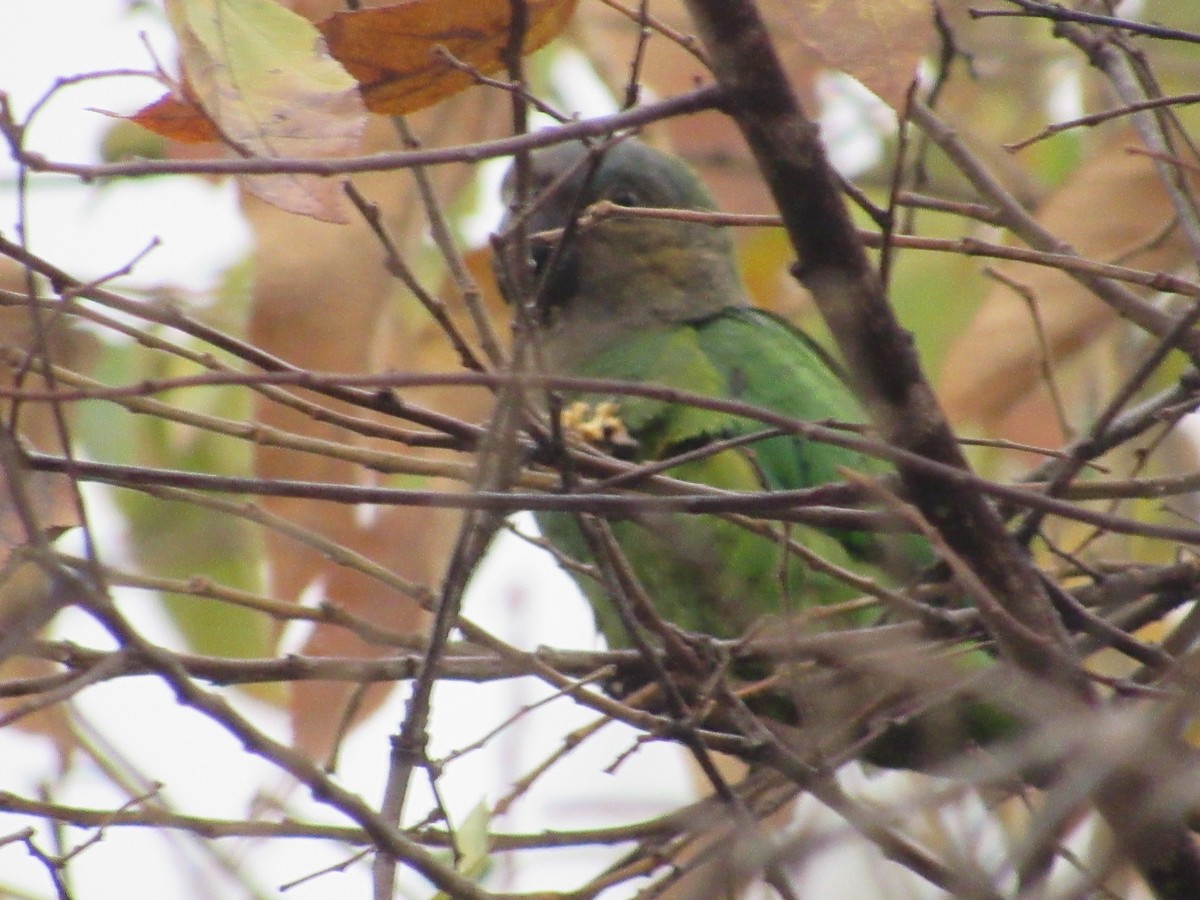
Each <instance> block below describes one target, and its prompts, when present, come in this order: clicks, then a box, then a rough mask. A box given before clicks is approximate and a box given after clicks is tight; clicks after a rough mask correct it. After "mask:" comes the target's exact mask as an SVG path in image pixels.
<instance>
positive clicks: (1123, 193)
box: [940, 132, 1187, 430]
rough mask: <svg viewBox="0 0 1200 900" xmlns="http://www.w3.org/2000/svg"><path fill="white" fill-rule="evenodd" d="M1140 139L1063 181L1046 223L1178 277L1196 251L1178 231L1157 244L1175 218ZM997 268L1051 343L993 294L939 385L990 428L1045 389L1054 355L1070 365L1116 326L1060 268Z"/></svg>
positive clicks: (1118, 257) (1004, 293)
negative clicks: (1137, 148) (1046, 363)
mask: <svg viewBox="0 0 1200 900" xmlns="http://www.w3.org/2000/svg"><path fill="white" fill-rule="evenodd" d="M1132 141H1133V138H1132V137H1131V135H1130V134H1129V133H1128V132H1122V133H1121V134H1120V135H1119V136H1118V137H1117V138H1116V139H1114V140H1112V141H1111V142H1110V143H1109V144H1108V145H1107V146H1106V147H1105V148H1104V149H1103V150H1101V151H1100V152H1099V153H1097V154H1096V155H1095V156H1094V157H1092V159H1090V160H1089V161H1088V162H1087V163H1085V164H1084V165H1083V166H1081V167H1080V168H1079V169H1078V170H1077V171H1076V172H1075V173H1073V174H1072V176H1071V177H1070V178H1069V179H1067V181H1066V182H1064V184H1063V185H1062V187H1061V188H1059V190H1058V191H1057V192H1056V193H1055V194H1054V195H1053V196H1051V197H1050V199H1049V200H1048V201H1047V202H1046V203H1045V204H1044V206H1043V207H1042V208H1041V209H1040V210H1039V211H1038V215H1037V218H1038V221H1039V222H1040V223H1041V224H1042V226H1043V227H1044V228H1046V229H1047V230H1048V231H1050V232H1051V233H1052V234H1055V235H1057V236H1058V237H1060V238H1062V239H1063V240H1065V241H1066V242H1067V243H1069V244H1070V245H1071V246H1073V247H1074V248H1075V249H1076V250H1077V251H1079V252H1080V253H1082V254H1083V255H1084V256H1086V257H1089V258H1091V259H1096V260H1100V261H1104V262H1112V261H1121V262H1122V263H1123V264H1125V265H1129V266H1133V267H1135V268H1142V269H1148V270H1151V271H1159V270H1162V271H1172V270H1173V269H1175V268H1176V267H1177V266H1178V265H1180V264H1182V263H1183V262H1184V261H1185V260H1186V259H1187V248H1186V246H1185V245H1184V242H1183V240H1182V239H1181V238H1180V237H1179V235H1178V233H1177V232H1172V233H1171V234H1169V235H1167V236H1166V237H1165V238H1164V239H1162V240H1159V241H1155V238H1156V237H1158V236H1160V235H1161V234H1162V233H1163V230H1164V228H1166V226H1167V225H1169V223H1170V222H1171V219H1172V217H1173V215H1174V213H1173V211H1172V208H1171V203H1170V200H1169V198H1168V197H1167V194H1166V191H1165V190H1164V189H1163V187H1162V184H1161V182H1160V181H1159V179H1158V176H1157V175H1156V173H1155V171H1154V168H1153V165H1152V164H1151V162H1150V161H1149V160H1147V159H1146V158H1145V157H1143V156H1138V155H1134V154H1130V153H1128V152H1126V148H1127V147H1128V146H1129V145H1130V144H1131V143H1132ZM995 268H996V269H997V270H999V271H1001V272H1003V273H1004V275H1005V276H1007V277H1008V278H1010V279H1012V280H1013V281H1015V282H1017V283H1018V284H1020V285H1022V286H1023V287H1024V288H1025V289H1027V290H1028V291H1030V292H1031V293H1032V295H1033V297H1034V298H1035V299H1036V302H1037V309H1038V314H1039V316H1040V318H1041V321H1042V324H1043V327H1044V329H1045V333H1046V347H1045V349H1043V348H1042V346H1041V345H1040V343H1039V341H1038V338H1037V332H1036V330H1035V327H1034V323H1033V319H1032V317H1031V314H1030V310H1029V307H1028V306H1027V305H1026V303H1025V302H1024V301H1023V300H1022V299H1021V298H1020V297H1019V296H1017V295H1016V294H1015V293H1014V291H1013V290H1012V289H1011V288H1010V287H1007V286H1005V285H1002V284H997V285H996V286H994V287H993V288H991V289H990V290H989V292H988V295H987V297H986V298H985V300H984V302H983V305H982V306H981V307H980V309H979V312H978V313H977V314H976V316H975V318H974V320H973V321H972V322H971V324H970V325H969V326H968V328H967V329H966V331H964V332H963V334H962V335H960V336H959V337H958V338H957V339H956V340H955V342H954V344H953V346H952V347H951V349H950V351H949V354H948V355H947V359H946V364H945V366H944V368H943V371H942V377H941V379H940V381H941V393H942V398H943V400H944V402H945V404H946V408H947V411H948V412H949V413H950V415H951V416H952V417H954V418H957V419H969V420H971V421H975V422H978V423H980V424H982V425H983V426H984V427H985V428H988V429H989V430H994V429H996V428H999V427H1000V426H1001V425H1002V424H1003V422H1004V417H1005V416H1006V415H1007V414H1008V413H1009V411H1010V410H1011V409H1012V408H1013V407H1014V406H1016V405H1017V404H1019V403H1024V402H1025V401H1026V400H1027V399H1028V398H1029V395H1030V394H1031V392H1034V391H1035V389H1037V390H1038V391H1039V393H1040V391H1041V389H1040V388H1039V385H1040V384H1041V381H1042V375H1041V363H1042V358H1043V356H1044V355H1045V352H1046V351H1048V353H1049V356H1050V358H1051V360H1052V361H1053V362H1054V363H1055V365H1056V366H1061V365H1062V364H1063V363H1064V362H1065V361H1068V360H1069V359H1070V358H1071V357H1073V356H1075V355H1076V354H1078V353H1080V352H1081V351H1082V350H1084V349H1085V348H1086V347H1087V346H1088V345H1089V344H1090V343H1092V342H1093V341H1095V340H1096V339H1097V338H1098V337H1099V336H1100V335H1101V334H1102V333H1103V332H1104V331H1105V330H1106V329H1107V328H1108V327H1109V326H1111V325H1112V324H1113V322H1114V321H1115V320H1116V316H1115V314H1114V313H1113V312H1112V310H1111V308H1110V307H1109V306H1107V305H1106V304H1104V303H1102V302H1101V301H1100V300H1098V299H1096V297H1094V296H1093V295H1092V293H1091V292H1090V291H1088V290H1087V288H1085V287H1083V286H1082V285H1080V284H1079V283H1078V282H1076V281H1075V280H1074V279H1073V278H1071V277H1069V276H1067V275H1064V274H1063V273H1062V272H1060V271H1058V270H1056V269H1052V268H1049V267H1045V266H1035V265H1031V264H1028V263H1003V264H1000V265H997V266H995ZM1009 424H1012V423H1011V422H1010V423H1009Z"/></svg>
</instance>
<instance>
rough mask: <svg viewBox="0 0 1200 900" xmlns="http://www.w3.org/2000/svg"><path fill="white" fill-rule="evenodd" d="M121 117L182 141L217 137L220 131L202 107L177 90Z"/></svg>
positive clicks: (199, 140) (208, 140) (195, 142)
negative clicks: (176, 92)
mask: <svg viewBox="0 0 1200 900" xmlns="http://www.w3.org/2000/svg"><path fill="white" fill-rule="evenodd" d="M125 118H127V119H128V120H129V121H130V122H133V123H134V124H135V125H141V126H142V127H143V128H145V129H148V130H149V131H153V132H154V133H155V134H160V135H162V136H163V137H165V138H170V139H171V140H173V141H181V142H182V143H185V144H207V143H212V142H213V141H219V140H220V139H221V132H220V131H218V130H217V126H216V125H214V124H213V121H212V119H210V118H209V117H208V115H207V114H206V113H205V112H204V110H203V109H202V108H201V107H200V106H199V105H198V104H197V103H196V102H195V101H194V100H191V99H189V98H188V97H185V96H182V95H180V94H175V93H170V94H164V95H163V96H161V97H159V98H158V99H157V100H155V101H154V102H153V103H151V104H150V105H149V106H144V107H142V108H141V109H139V110H138V111H137V112H135V113H134V114H133V115H131V116H126V117H125Z"/></svg>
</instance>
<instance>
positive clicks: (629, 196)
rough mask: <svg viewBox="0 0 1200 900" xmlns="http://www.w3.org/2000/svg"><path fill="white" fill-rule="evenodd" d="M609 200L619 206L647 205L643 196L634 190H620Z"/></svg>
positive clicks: (614, 192)
mask: <svg viewBox="0 0 1200 900" xmlns="http://www.w3.org/2000/svg"><path fill="white" fill-rule="evenodd" d="M609 199H610V200H611V201H612V202H613V203H615V204H617V205H618V206H643V205H644V204H645V201H644V200H642V196H641V194H639V193H638V192H637V191H635V190H633V189H632V188H618V189H617V190H615V191H613V193H612V196H611V197H609Z"/></svg>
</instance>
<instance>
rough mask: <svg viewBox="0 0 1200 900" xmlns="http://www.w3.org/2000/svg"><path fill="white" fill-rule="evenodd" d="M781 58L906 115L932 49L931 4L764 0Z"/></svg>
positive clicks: (921, 0)
mask: <svg viewBox="0 0 1200 900" xmlns="http://www.w3.org/2000/svg"><path fill="white" fill-rule="evenodd" d="M762 6H763V13H764V15H765V16H766V17H767V19H768V21H769V22H770V24H771V36H772V37H773V38H774V39H775V41H776V43H777V45H778V47H779V52H780V55H781V56H783V57H784V58H785V60H786V61H787V62H788V63H789V64H790V65H793V66H795V65H798V64H799V65H804V64H805V62H806V58H807V63H808V66H810V67H811V66H812V65H813V64H818V65H821V66H825V67H828V68H830V69H836V70H837V71H839V72H845V73H846V74H847V75H851V76H853V77H854V78H857V79H858V80H859V81H861V82H862V83H863V84H864V85H865V86H866V87H868V88H870V89H871V90H872V91H873V92H874V93H875V94H876V95H878V96H879V98H880V99H881V100H883V102H884V103H886V104H887V105H888V106H890V107H891V108H892V109H896V110H899V109H903V107H904V103H905V96H906V94H907V93H908V89H909V85H910V84H912V81H913V78H914V77H915V76H916V73H917V63H918V62H919V61H920V59H921V57H922V56H923V55H924V54H925V53H927V52H928V51H929V49H930V48H931V47H932V46H933V41H934V38H935V34H936V32H935V29H934V18H933V4H931V3H930V2H929V0H889V2H879V0H763V3H762Z"/></svg>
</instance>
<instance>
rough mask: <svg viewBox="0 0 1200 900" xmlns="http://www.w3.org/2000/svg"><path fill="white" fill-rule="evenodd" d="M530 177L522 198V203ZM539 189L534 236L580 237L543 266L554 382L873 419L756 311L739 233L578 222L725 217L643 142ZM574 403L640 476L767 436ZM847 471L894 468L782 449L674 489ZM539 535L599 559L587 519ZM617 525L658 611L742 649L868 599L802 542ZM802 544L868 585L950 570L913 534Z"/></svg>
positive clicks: (679, 169)
mask: <svg viewBox="0 0 1200 900" xmlns="http://www.w3.org/2000/svg"><path fill="white" fill-rule="evenodd" d="M512 180H513V179H512V177H511V176H510V178H509V183H508V184H507V186H506V193H507V195H508V197H509V199H510V201H511V193H512V184H511V182H512ZM529 180H530V184H529V188H530V191H529V192H530V195H531V197H530V205H529V210H530V211H529V212H528V214H527V215H528V218H527V220H526V228H527V230H528V232H529V233H531V234H533V233H538V232H545V231H552V230H556V229H568V230H567V231H566V232H564V235H563V237H562V238H561V239H560V240H559V244H560V245H561V246H558V247H557V248H555V249H551V247H550V246H547V245H543V246H541V247H540V248H537V249H535V251H534V258H535V263H536V265H535V268H536V269H537V272H536V274H537V280H538V282H539V286H538V293H537V297H538V307H537V310H536V313H535V315H536V317H537V319H538V325H539V328H538V335H537V336H538V338H539V340H538V343H539V345H540V350H541V353H542V362H543V365H544V367H545V369H546V371H547V372H549V373H553V374H563V375H573V376H585V377H596V378H612V379H621V380H625V381H633V382H640V383H650V384H655V385H662V386H666V387H670V388H678V389H684V390H687V391H691V392H695V393H699V394H706V395H709V396H712V397H719V398H728V399H736V400H739V401H743V402H745V403H747V404H749V405H752V406H756V407H763V408H765V409H768V410H772V411H774V412H776V413H783V414H786V415H788V416H790V417H792V418H795V419H801V420H810V421H822V420H836V421H841V422H854V423H862V422H865V421H866V417H865V415H864V414H863V412H862V409H861V407H860V406H859V403H858V402H857V400H856V399H855V396H854V394H853V393H852V392H851V390H850V388H849V387H848V386H847V384H846V382H845V380H844V379H843V377H842V375H841V374H840V372H839V370H838V368H837V365H836V363H834V362H833V361H832V360H831V359H830V357H829V355H828V354H827V353H826V352H825V351H823V350H822V349H821V348H820V347H819V346H818V345H817V344H815V343H814V342H813V341H812V340H811V339H810V338H808V337H807V336H806V335H804V334H803V333H801V332H800V331H798V330H797V329H795V328H794V327H792V326H791V325H789V324H788V323H786V322H784V321H783V320H781V319H779V318H777V317H776V316H774V315H771V314H770V313H767V312H765V311H763V310H760V309H756V308H754V307H752V306H751V305H750V303H749V301H748V299H747V296H746V292H745V289H744V287H743V284H742V280H741V278H740V276H739V273H738V269H737V263H736V259H735V256H734V250H733V244H732V242H731V239H730V236H729V233H728V231H727V230H726V229H723V228H719V227H713V226H712V225H709V224H705V223H702V222H695V221H680V220H677V219H663V218H645V217H643V218H633V217H619V216H618V217H605V218H603V219H602V220H600V221H597V222H589V223H586V224H583V225H581V226H579V227H577V228H576V227H574V226H573V225H572V223H573V222H574V221H575V220H576V218H577V217H578V216H579V215H580V214H581V213H582V212H583V211H584V210H585V209H586V208H587V207H588V206H589V205H590V204H593V203H595V202H597V201H600V200H609V201H612V202H613V203H616V204H619V205H621V206H627V207H644V208H673V209H684V210H697V211H702V212H703V211H714V210H715V209H716V206H715V203H714V201H713V199H712V197H711V196H710V195H709V193H708V191H707V190H706V189H705V187H704V186H703V185H702V184H701V183H700V181H699V180H698V178H697V177H696V175H695V174H694V173H693V172H692V171H691V170H690V169H689V168H688V167H687V166H686V164H684V163H683V162H682V161H680V160H678V159H676V158H674V157H670V156H667V155H665V154H662V153H659V152H657V151H655V150H653V149H651V148H649V147H647V146H646V145H644V144H642V143H640V142H637V141H635V140H626V141H624V142H621V143H619V144H616V145H614V146H611V147H609V148H608V149H607V150H605V151H604V152H603V153H602V154H601V155H600V156H599V157H593V156H592V155H591V154H590V152H589V151H588V150H587V149H586V148H584V147H583V146H582V145H579V144H569V145H561V146H557V147H553V148H550V149H547V150H543V151H539V152H537V153H535V154H533V155H532V157H531V173H530V179H529ZM535 246H536V245H535ZM567 399H568V400H581V401H584V402H586V403H587V404H588V406H587V407H584V409H585V410H586V409H591V410H593V411H595V410H597V409H599V410H601V412H600V413H599V414H600V415H602V416H605V417H607V418H608V419H609V420H610V425H611V428H610V430H613V431H622V430H623V431H624V432H627V438H628V439H627V440H624V441H622V442H621V443H622V445H623V447H624V449H625V450H626V455H627V456H628V457H629V458H632V459H634V460H637V461H653V460H663V459H669V458H671V457H673V456H676V455H678V454H681V453H685V452H688V451H694V450H696V449H698V448H702V447H704V446H705V445H708V444H711V443H712V442H715V441H719V440H724V439H727V438H732V437H736V436H739V435H748V434H753V433H757V432H761V431H763V430H764V426H763V425H762V424H761V423H759V422H756V421H754V420H751V419H748V418H743V417H738V416H733V415H727V414H722V413H717V412H712V411H708V410H701V409H696V408H694V407H690V406H687V405H683V404H675V403H669V402H662V401H659V400H654V399H647V398H643V397H630V396H616V395H614V396H585V397H581V398H567ZM601 403H604V404H605V405H604V406H603V407H600V406H599V404H601ZM608 404H611V405H608ZM577 408H578V407H577ZM583 416H584V418H585V419H586V416H587V413H586V412H585V413H584V414H583ZM566 424H568V425H569V424H570V423H566ZM593 424H594V423H593ZM601 430H603V429H601ZM842 468H846V469H850V470H854V471H857V472H861V473H864V474H882V473H885V472H887V471H889V467H888V466H887V465H886V464H885V463H881V462H880V461H878V460H877V459H874V458H871V457H867V456H865V455H862V454H859V453H856V452H853V451H850V450H846V449H843V448H838V447H834V446H831V445H828V444H821V443H817V442H813V441H807V440H803V439H801V438H798V437H793V436H780V435H775V436H771V437H765V438H764V439H761V440H758V441H754V442H752V443H749V444H747V445H742V446H738V447H736V448H734V449H726V450H723V451H721V452H719V453H716V454H715V455H711V456H705V457H703V458H700V459H696V460H693V461H690V462H684V463H682V464H679V465H677V466H674V467H673V468H671V469H669V470H668V474H670V475H672V476H674V477H676V478H679V479H683V480H686V481H691V482H697V483H701V484H705V485H710V486H713V487H717V488H722V489H727V490H735V491H760V490H784V489H794V488H804V487H809V486H815V485H821V484H825V483H829V482H834V481H841V480H842V476H841V474H840V472H839V470H840V469H842ZM538 522H539V525H540V527H541V528H542V530H543V531H544V532H545V534H546V535H547V537H548V538H549V539H550V540H551V542H552V543H554V544H556V545H558V546H559V547H560V548H562V549H564V550H565V551H566V552H567V553H568V554H570V555H573V556H577V557H581V558H586V557H587V553H586V545H585V544H584V542H583V541H582V539H581V535H580V532H579V530H578V525H577V522H576V520H575V519H574V518H573V517H572V516H569V515H566V514H545V513H543V514H539V515H538ZM611 525H612V528H613V531H614V533H615V535H616V537H617V539H618V542H619V544H620V546H621V548H622V550H623V552H624V553H625V555H626V556H627V558H628V559H629V560H630V563H631V565H632V567H633V569H634V571H635V572H636V574H637V576H638V578H639V580H640V581H641V582H642V584H643V585H644V586H645V588H646V592H647V594H648V595H649V597H650V598H651V599H652V600H653V602H654V604H655V607H656V609H657V611H658V612H659V613H660V615H661V616H662V617H663V618H664V619H666V620H668V621H670V622H672V623H674V624H675V625H677V626H679V627H681V628H684V629H687V630H690V631H697V632H703V633H707V634H710V635H714V636H718V637H737V636H740V635H742V634H743V633H745V632H746V631H747V629H748V628H749V627H750V626H751V625H753V624H754V623H755V622H756V621H758V620H759V619H761V618H762V617H763V616H767V615H773V614H794V613H797V612H802V611H805V610H816V609H820V608H821V607H826V606H828V605H829V604H833V603H838V602H840V601H844V600H848V599H851V598H854V597H858V596H860V595H861V592H860V591H859V590H856V589H855V588H853V587H851V586H850V585H848V584H846V583H845V582H844V581H842V580H840V579H837V578H835V577H832V576H830V575H827V574H824V573H822V572H818V571H816V570H814V569H813V568H811V567H810V566H808V565H806V564H805V563H804V561H803V560H802V559H800V558H799V557H798V556H797V555H796V554H795V553H793V552H790V551H789V550H788V549H787V548H786V545H785V543H784V542H782V541H780V540H778V539H772V538H771V537H767V536H763V535H759V534H754V533H751V532H749V531H747V530H745V529H744V528H742V527H740V526H738V525H736V524H734V523H731V522H729V521H727V520H723V519H721V518H719V517H717V516H708V515H705V516H695V515H667V514H663V515H645V516H641V517H639V518H627V519H620V520H613V521H612V522H611ZM789 536H790V537H791V538H792V539H794V540H795V541H797V542H799V543H800V544H802V545H804V546H805V547H807V548H808V549H809V550H812V551H814V552H816V553H817V554H819V555H820V556H822V557H824V558H825V559H827V560H829V561H830V562H833V563H836V564H838V565H839V566H842V567H845V568H849V569H851V570H853V571H855V572H858V573H860V574H868V575H875V574H879V573H880V571H881V569H886V570H887V571H888V572H891V573H895V572H896V570H897V568H898V567H899V568H904V567H905V566H906V564H907V569H908V574H909V575H911V574H913V573H915V572H917V571H918V570H919V569H920V568H921V567H922V566H924V565H925V564H927V563H928V562H929V561H930V560H931V558H932V557H931V555H930V553H929V551H928V549H927V548H926V547H925V546H924V545H923V544H922V542H920V541H919V540H916V539H914V538H913V536H911V535H909V536H900V535H891V536H885V535H880V534H875V533H868V532H862V531H858V532H855V531H830V530H820V529H816V528H812V527H803V526H795V527H792V528H791V529H789ZM579 580H580V582H581V587H582V588H583V590H584V592H585V594H587V596H588V597H589V600H590V601H591V603H592V606H593V609H594V611H595V617H596V622H597V625H598V627H599V628H600V630H601V631H602V632H603V634H604V635H605V637H606V638H607V640H608V642H609V644H610V646H626V645H628V643H629V636H628V634H627V630H626V628H625V627H624V625H623V624H622V622H621V620H620V618H619V617H618V616H617V614H616V613H615V611H614V608H613V606H612V604H611V602H610V600H609V599H608V598H606V597H605V596H603V592H602V591H601V590H600V589H599V587H598V586H597V585H596V584H595V583H594V582H591V581H590V580H589V579H579ZM885 580H886V578H885ZM877 616H878V612H877V611H876V610H869V611H867V612H866V613H863V612H859V613H857V614H855V613H847V614H845V615H841V616H835V617H822V620H821V625H820V626H819V627H822V628H829V627H852V626H855V625H861V624H865V622H867V621H870V620H871V619H872V618H876V617H877Z"/></svg>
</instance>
